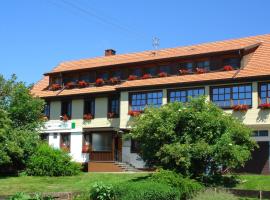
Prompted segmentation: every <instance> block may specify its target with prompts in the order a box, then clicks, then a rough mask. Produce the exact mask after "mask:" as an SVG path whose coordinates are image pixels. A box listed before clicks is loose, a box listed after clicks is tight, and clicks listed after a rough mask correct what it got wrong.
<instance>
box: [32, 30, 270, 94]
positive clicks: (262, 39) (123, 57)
mask: <svg viewBox="0 0 270 200" xmlns="http://www.w3.org/2000/svg"><path fill="white" fill-rule="evenodd" d="M254 46H258V48H257V49H256V50H255V52H254V53H253V55H252V56H251V58H250V59H249V61H248V63H247V64H246V65H245V66H244V68H243V69H240V70H238V71H226V72H225V71H224V72H211V73H205V74H192V75H183V76H171V77H163V78H153V79H144V80H135V81H126V82H123V83H121V84H119V85H116V86H102V87H89V88H83V89H72V90H63V91H62V92H61V93H59V91H48V90H46V87H48V84H49V79H48V76H44V78H43V79H42V80H41V81H39V82H38V83H37V84H36V85H35V86H34V87H33V89H32V92H33V93H34V94H35V95H38V96H40V97H49V96H56V95H57V94H58V93H59V94H58V96H59V95H74V94H84V93H96V92H108V91H115V90H117V89H122V88H129V87H141V86H151V85H153V86H154V85H164V84H172V83H184V82H198V81H209V80H222V79H230V78H243V77H252V76H263V75H270V66H269V65H270V34H266V35H259V36H252V37H246V38H240V39H232V40H225V41H218V42H210V43H204V44H198V45H192V46H184V47H177V48H170V49H162V50H158V51H155V54H153V51H144V52H138V53H130V54H119V55H114V56H104V57H98V58H92V59H83V60H78V61H69V62H63V63H61V64H60V65H58V66H57V67H56V68H54V69H53V70H52V71H51V72H50V73H58V72H64V71H74V70H81V69H90V68H97V67H105V66H114V65H115V66H117V65H120V64H130V63H136V62H143V61H155V60H160V59H168V58H177V57H185V56H192V55H200V54H207V53H214V52H224V51H230V50H238V49H249V48H251V47H254Z"/></svg>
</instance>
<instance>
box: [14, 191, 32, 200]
mask: <svg viewBox="0 0 270 200" xmlns="http://www.w3.org/2000/svg"><path fill="white" fill-rule="evenodd" d="M28 199H30V196H29V195H28V194H25V193H23V192H17V193H16V194H14V195H13V196H11V197H10V198H9V200H28Z"/></svg>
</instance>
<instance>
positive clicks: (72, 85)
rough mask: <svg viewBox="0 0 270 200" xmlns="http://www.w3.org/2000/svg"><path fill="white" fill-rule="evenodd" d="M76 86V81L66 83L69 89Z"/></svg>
mask: <svg viewBox="0 0 270 200" xmlns="http://www.w3.org/2000/svg"><path fill="white" fill-rule="evenodd" d="M75 86H76V83H75V82H68V83H67V84H66V85H65V88H67V89H72V88H75Z"/></svg>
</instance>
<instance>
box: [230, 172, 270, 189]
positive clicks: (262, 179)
mask: <svg viewBox="0 0 270 200" xmlns="http://www.w3.org/2000/svg"><path fill="white" fill-rule="evenodd" d="M239 179H240V181H241V182H240V183H239V184H237V185H236V187H235V188H238V189H247V190H268V191H270V176H267V175H239Z"/></svg>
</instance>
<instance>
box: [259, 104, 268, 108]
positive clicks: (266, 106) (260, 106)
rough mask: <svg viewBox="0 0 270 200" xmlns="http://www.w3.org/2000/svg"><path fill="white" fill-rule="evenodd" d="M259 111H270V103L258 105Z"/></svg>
mask: <svg viewBox="0 0 270 200" xmlns="http://www.w3.org/2000/svg"><path fill="white" fill-rule="evenodd" d="M259 108H261V109H270V103H262V104H260V105H259Z"/></svg>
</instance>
